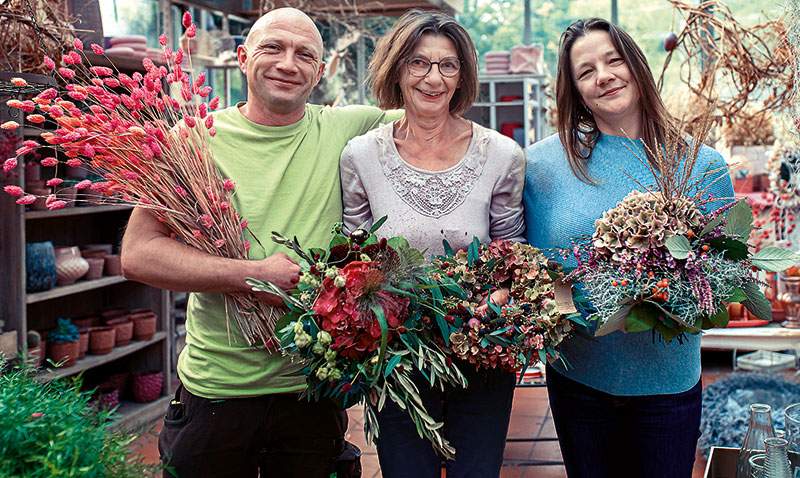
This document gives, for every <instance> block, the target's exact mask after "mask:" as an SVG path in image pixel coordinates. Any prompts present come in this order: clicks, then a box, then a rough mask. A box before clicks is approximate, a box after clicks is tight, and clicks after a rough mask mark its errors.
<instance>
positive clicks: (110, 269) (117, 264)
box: [103, 254, 122, 276]
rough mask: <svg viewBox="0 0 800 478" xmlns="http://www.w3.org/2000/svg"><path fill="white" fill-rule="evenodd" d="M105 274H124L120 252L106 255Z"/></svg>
mask: <svg viewBox="0 0 800 478" xmlns="http://www.w3.org/2000/svg"><path fill="white" fill-rule="evenodd" d="M103 274H104V275H107V276H121V275H122V261H121V260H120V257H119V254H108V255H106V263H105V267H104V269H103Z"/></svg>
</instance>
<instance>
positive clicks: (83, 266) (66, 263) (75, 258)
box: [56, 246, 89, 285]
mask: <svg viewBox="0 0 800 478" xmlns="http://www.w3.org/2000/svg"><path fill="white" fill-rule="evenodd" d="M88 270H89V263H88V262H86V259H84V258H83V257H81V250H80V249H79V248H78V247H75V246H68V247H56V284H57V285H69V284H72V283H74V282H75V281H76V280H78V279H79V278H81V277H83V275H84V274H86V272H87V271H88Z"/></svg>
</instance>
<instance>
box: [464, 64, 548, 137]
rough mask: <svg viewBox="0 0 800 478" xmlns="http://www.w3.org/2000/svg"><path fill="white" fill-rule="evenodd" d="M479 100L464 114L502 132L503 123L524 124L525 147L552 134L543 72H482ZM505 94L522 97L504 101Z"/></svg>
mask: <svg viewBox="0 0 800 478" xmlns="http://www.w3.org/2000/svg"><path fill="white" fill-rule="evenodd" d="M479 81H480V92H479V94H478V101H476V102H475V103H474V104H473V105H472V108H470V109H469V110H467V112H466V114H465V115H464V116H465V117H466V118H467V119H469V120H472V121H475V122H476V123H478V124H480V125H483V126H485V127H487V128H490V129H494V130H497V131H500V130H501V128H502V125H503V123H519V124H521V125H522V138H523V142H522V144H521V146H523V147H526V146H528V145H530V144H532V143H535V142H536V141H539V140H541V139H543V138H544V137H546V136H547V135H548V134H549V128H548V126H547V121H546V116H545V115H546V112H547V105H546V99H545V96H544V89H545V86H546V85H547V77H546V76H544V75H530V74H525V75H482V76H480V77H479ZM504 96H514V97H520V98H521V99H514V100H511V101H501V98H502V97H504Z"/></svg>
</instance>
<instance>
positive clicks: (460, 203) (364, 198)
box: [341, 123, 525, 256]
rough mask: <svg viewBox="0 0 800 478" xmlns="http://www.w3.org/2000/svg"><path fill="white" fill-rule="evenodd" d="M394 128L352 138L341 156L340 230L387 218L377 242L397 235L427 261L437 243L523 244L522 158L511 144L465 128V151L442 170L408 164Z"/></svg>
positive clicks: (385, 127) (436, 249)
mask: <svg viewBox="0 0 800 478" xmlns="http://www.w3.org/2000/svg"><path fill="white" fill-rule="evenodd" d="M393 128H394V126H393V124H391V123H390V124H386V125H383V126H381V127H380V128H377V129H374V130H372V131H370V132H369V133H367V134H365V135H363V136H359V137H357V138H353V139H352V140H351V141H350V142H349V143H348V144H347V146H346V147H345V149H344V151H342V160H341V177H342V194H343V203H344V214H343V221H344V226H345V229H346V230H348V231H352V230H354V229H356V228H358V227H359V226H361V225H362V224H366V226H367V227H369V226H371V225H372V223H373V222H374V221H376V220H378V219H380V218H381V217H383V216H387V217H388V219H387V220H386V222H385V223H384V224H383V226H381V228H380V230H378V232H377V234H378V236H379V237H392V236H403V237H405V238H406V239H408V241H409V244H410V245H411V246H412V247H414V248H417V249H420V250H424V249H427V253H426V256H430V254H442V253H443V252H444V246H443V245H442V240H447V242H448V243H450V245H451V246H452V247H453V250H458V249H465V248H466V247H468V246H469V244H470V242H472V238H473V237H477V238H478V239H479V240H480V241H481V242H488V241H489V240H490V239H493V238H503V239H506V238H509V239H514V240H519V241H524V237H523V236H524V234H525V220H524V217H523V213H522V189H523V186H524V183H525V154H524V152H523V151H522V148H520V147H519V145H518V144H517V143H515V142H514V141H513V140H511V139H510V138H507V137H505V136H502V135H501V134H499V133H498V132H496V131H493V130H490V129H487V128H484V127H482V126H480V125H477V124H475V123H472V139H471V140H470V144H469V147H468V149H467V153H466V154H465V155H464V157H463V158H462V159H461V160H460V161H459V162H458V163H457V164H455V165H454V166H452V167H450V168H448V169H445V170H443V171H426V170H423V169H419V168H416V167H414V166H412V165H410V164H408V163H407V162H406V161H405V160H403V158H401V157H400V154H399V153H398V151H397V147H396V145H395V142H394V138H393V131H394V129H393Z"/></svg>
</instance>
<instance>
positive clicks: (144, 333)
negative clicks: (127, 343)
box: [131, 312, 157, 340]
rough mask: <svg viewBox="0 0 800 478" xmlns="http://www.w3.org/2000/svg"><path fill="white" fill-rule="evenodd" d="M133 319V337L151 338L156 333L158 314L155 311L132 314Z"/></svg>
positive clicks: (135, 338) (139, 338) (140, 338)
mask: <svg viewBox="0 0 800 478" xmlns="http://www.w3.org/2000/svg"><path fill="white" fill-rule="evenodd" d="M131 320H132V321H133V339H134V340H150V339H152V338H153V335H155V333H156V322H157V320H156V314H155V313H154V312H142V313H139V314H134V315H131Z"/></svg>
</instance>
